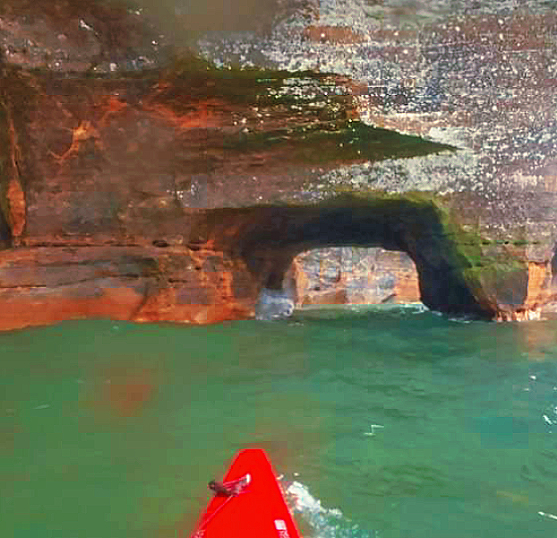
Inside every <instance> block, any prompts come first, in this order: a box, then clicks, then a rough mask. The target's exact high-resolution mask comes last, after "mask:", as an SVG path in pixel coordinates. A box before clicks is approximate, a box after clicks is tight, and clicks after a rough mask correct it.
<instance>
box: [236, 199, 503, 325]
mask: <svg viewBox="0 0 557 538" xmlns="http://www.w3.org/2000/svg"><path fill="white" fill-rule="evenodd" d="M248 220H249V223H248V224H245V225H244V226H242V227H241V233H240V235H239V238H238V244H237V245H236V248H238V249H239V254H240V255H241V256H242V257H243V259H244V260H245V262H246V264H247V266H248V268H249V269H250V271H251V272H252V273H253V274H254V275H255V276H256V278H257V279H258V281H259V284H260V286H261V288H262V289H264V290H269V291H270V292H271V293H275V295H276V296H277V297H280V296H281V294H282V296H283V297H285V298H289V299H291V297H290V296H289V293H288V290H286V289H284V282H285V277H286V276H287V272H288V271H289V269H290V267H291V265H292V262H293V260H294V258H295V257H296V256H297V255H298V254H300V253H302V252H306V251H310V250H314V249H322V248H329V247H345V246H351V247H364V248H377V247H379V248H382V249H384V250H387V251H400V252H404V253H406V254H407V255H408V256H409V257H410V259H411V260H412V261H413V262H414V264H415V266H416V270H417V273H418V280H419V294H420V300H421V301H422V303H423V304H424V305H426V306H427V307H428V308H430V309H432V310H436V311H440V312H444V313H446V314H449V315H466V316H472V317H476V318H481V319H492V318H493V316H494V312H491V311H489V310H488V309H487V308H486V307H485V306H484V305H481V304H480V303H479V302H478V300H477V299H476V297H475V296H474V294H473V293H472V290H470V289H469V287H468V284H467V282H466V279H465V278H464V274H463V270H464V269H465V268H466V267H465V266H463V261H462V257H461V256H459V254H458V249H457V248H456V245H455V243H454V241H453V240H452V238H451V237H450V234H449V233H447V231H446V229H445V228H444V226H443V224H442V222H441V215H440V212H439V210H438V208H437V207H436V206H434V205H433V204H432V203H424V202H414V201H411V200H407V199H394V198H393V199H386V200H384V199H383V200H380V201H374V200H372V201H367V202H366V203H361V204H354V203H352V204H350V205H342V204H340V203H338V204H335V205H332V206H328V207H266V208H253V212H252V214H251V218H249V219H248Z"/></svg>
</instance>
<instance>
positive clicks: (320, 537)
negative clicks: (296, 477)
mask: <svg viewBox="0 0 557 538" xmlns="http://www.w3.org/2000/svg"><path fill="white" fill-rule="evenodd" d="M286 498H287V501H288V503H289V505H290V507H291V509H292V510H293V511H294V513H298V514H300V515H301V517H302V519H303V520H304V521H305V522H306V523H307V524H308V525H309V526H310V528H311V535H310V536H309V537H308V538H356V537H358V538H363V537H367V538H378V535H377V534H376V533H368V532H365V531H362V529H360V528H359V527H358V525H355V524H353V523H352V522H350V521H349V520H348V519H346V518H345V517H344V516H343V514H342V512H341V511H340V510H339V509H338V508H324V507H323V506H322V504H321V501H320V500H319V499H316V498H315V497H313V496H312V495H311V493H310V492H309V490H308V488H307V487H306V486H305V485H304V484H302V483H301V482H297V481H294V482H292V483H290V485H289V486H288V487H287V488H286Z"/></svg>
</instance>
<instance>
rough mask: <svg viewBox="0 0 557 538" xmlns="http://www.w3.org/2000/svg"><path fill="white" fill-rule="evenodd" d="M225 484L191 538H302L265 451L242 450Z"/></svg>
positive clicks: (208, 506) (231, 467)
mask: <svg viewBox="0 0 557 538" xmlns="http://www.w3.org/2000/svg"><path fill="white" fill-rule="evenodd" d="M222 484H223V485H224V486H225V488H224V492H223V490H222V488H220V489H218V492H217V493H216V495H215V496H214V497H213V498H212V499H211V501H210V502H209V504H208V505H207V508H206V510H205V512H204V513H203V515H202V516H201V518H200V520H199V522H198V524H197V527H196V530H195V531H194V533H193V534H192V536H191V538H301V536H300V533H299V531H298V529H297V527H296V524H295V522H294V519H293V518H292V514H291V513H290V510H289V508H288V506H287V504H286V501H285V499H284V496H283V492H282V490H281V487H280V485H279V483H278V481H277V478H276V473H275V470H274V469H273V467H272V465H271V462H270V461H269V458H268V457H267V454H266V453H265V451H264V450H262V449H259V448H249V449H245V450H241V451H240V452H238V454H237V455H236V457H235V458H234V460H233V461H232V464H231V465H230V467H229V469H228V471H227V473H226V475H225V476H224V479H223V481H222ZM226 490H228V492H227V491H226Z"/></svg>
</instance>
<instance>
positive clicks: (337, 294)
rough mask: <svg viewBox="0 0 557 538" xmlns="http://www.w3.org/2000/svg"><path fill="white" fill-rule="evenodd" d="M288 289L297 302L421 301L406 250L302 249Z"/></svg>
mask: <svg viewBox="0 0 557 538" xmlns="http://www.w3.org/2000/svg"><path fill="white" fill-rule="evenodd" d="M283 288H284V290H285V291H286V292H287V293H288V294H289V295H290V297H291V298H292V300H293V302H294V304H295V306H296V307H302V306H307V305H319V304H322V305H327V304H411V303H421V299H420V288H419V277H418V272H417V269H416V264H415V263H414V262H413V261H412V259H411V258H410V256H408V254H406V253H405V252H402V251H394V250H393V251H391V250H385V249H383V248H379V247H376V248H366V247H346V246H344V247H329V248H320V249H314V250H310V251H307V252H302V253H301V254H298V255H297V256H296V257H295V258H294V259H293V261H292V265H291V266H290V269H289V270H288V271H287V273H286V275H285V282H284V283H283Z"/></svg>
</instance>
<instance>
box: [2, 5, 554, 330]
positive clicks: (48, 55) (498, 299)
mask: <svg viewBox="0 0 557 538" xmlns="http://www.w3.org/2000/svg"><path fill="white" fill-rule="evenodd" d="M140 13H141V12H140V11H134V10H133V9H131V8H128V9H115V8H114V9H113V8H111V7H108V5H107V4H105V3H100V2H92V1H91V2H87V3H85V5H83V3H78V2H62V1H54V2H47V1H46V0H40V1H36V2H34V3H33V4H32V5H31V4H30V3H28V2H25V1H23V0H10V1H6V2H5V3H4V4H3V6H2V8H1V9H0V45H1V47H2V51H3V54H2V63H1V65H0V69H1V73H0V75H1V80H0V84H1V86H0V127H1V129H0V158H1V162H2V167H1V171H0V174H1V177H0V187H1V189H0V208H1V216H0V243H1V247H2V250H1V251H0V302H1V303H2V304H1V305H0V310H1V312H2V314H1V317H0V326H1V327H3V328H6V329H13V328H17V327H23V326H28V325H32V324H41V323H49V322H52V321H59V320H62V319H72V318H87V317H108V318H114V319H129V320H135V321H173V322H190V323H207V322H214V321H222V320H225V319H239V318H248V317H252V316H253V315H254V312H255V307H256V304H257V302H258V298H259V294H260V292H261V290H271V292H270V293H271V295H272V293H273V292H277V293H278V294H279V295H280V293H282V292H284V291H285V287H284V286H285V277H286V278H287V274H288V271H289V270H290V268H291V265H292V262H293V260H294V259H295V258H296V256H297V255H298V254H300V253H302V252H306V251H309V250H312V249H321V248H328V247H342V246H347V245H348V246H357V247H365V248H369V247H381V248H383V249H386V250H389V251H398V252H403V253H406V254H407V255H408V256H409V258H410V259H411V260H412V261H413V263H414V264H415V267H416V271H417V275H418V279H419V298H420V300H421V301H422V302H423V303H424V304H425V305H427V306H429V307H431V308H434V309H437V310H440V311H442V312H447V313H450V314H467V315H474V316H478V317H481V318H484V319H493V318H496V319H501V320H510V319H528V318H531V317H534V316H536V315H538V312H539V311H540V309H541V308H543V307H544V306H547V305H550V304H551V303H552V302H553V301H554V300H555V296H556V294H555V284H554V278H553V274H554V273H555V270H554V268H555V264H554V263H553V260H554V250H555V249H554V246H555V243H556V242H557V231H556V218H555V208H556V207H557V200H556V196H557V195H556V194H555V193H554V192H552V191H551V190H550V189H549V190H548V189H546V188H545V187H544V188H543V189H541V187H540V185H541V183H536V184H535V185H534V187H533V188H532V189H531V190H528V189H525V188H522V187H521V188H518V187H517V185H518V184H517V183H516V182H514V183H512V182H508V183H506V182H505V181H504V176H501V177H500V178H499V179H498V183H497V189H487V186H486V185H487V183H485V182H484V183H482V178H481V177H479V176H478V175H477V174H476V172H477V170H476V169H474V171H473V174H472V173H471V175H470V176H469V177H467V176H466V173H467V172H466V170H467V169H466V168H465V167H464V168H463V167H462V161H463V159H464V160H465V161H466V159H469V160H470V162H476V161H475V160H474V159H475V158H476V156H475V155H474V154H472V155H469V154H467V153H466V152H467V151H468V150H466V149H464V150H463V149H462V148H456V146H455V145H454V144H450V143H441V142H434V141H432V140H426V139H423V138H420V137H418V136H416V135H415V134H416V133H415V134H410V135H409V134H401V133H399V132H396V131H395V130H387V129H385V128H382V127H381V126H378V125H375V126H373V125H370V124H368V123H364V122H363V121H361V119H360V115H361V114H362V108H361V103H360V97H361V89H362V85H361V84H359V83H354V81H353V80H352V79H350V78H348V77H346V76H339V75H334V74H331V73H324V72H315V71H296V72H289V71H284V70H273V69H267V70H262V69H255V68H244V69H236V68H234V69H229V68H226V67H225V68H222V69H217V68H215V67H214V66H213V65H212V64H211V63H209V62H206V61H203V60H200V59H199V58H198V57H196V56H194V55H182V57H181V59H180V60H177V59H176V58H174V60H172V61H171V60H170V58H172V54H170V53H169V52H168V50H163V47H162V45H161V44H160V42H161V40H162V38H160V36H159V37H153V36H154V35H156V32H155V34H153V31H154V30H153V27H152V26H150V25H149V24H145V25H143V26H142V24H140V22H141V23H145V19H144V18H142V17H143V15H140ZM137 17H140V19H139V20H138V19H137ZM64 28H70V29H71V31H69V30H68V31H64ZM124 30H125V31H124ZM117 31H119V32H121V33H118V38H117V39H116V37H114V36H115V32H117ZM313 33H314V31H313V30H312V31H311V32H310V31H309V30H308V31H307V32H306V34H307V35H301V39H302V38H303V39H305V40H306V41H311V40H312V39H313V37H312V36H313ZM325 35H326V36H330V41H332V42H333V44H334V45H335V46H337V45H338V46H342V47H344V46H346V40H347V39H348V37H346V36H348V34H346V36H345V34H344V33H343V34H342V35H343V36H345V37H343V39H342V40H340V39H339V40H337V42H335V39H333V38H334V36H335V35H337V34H335V33H334V32H332V31H330V30H328V31H327V32H325ZM339 35H340V34H339ZM60 36H65V37H60ZM358 39H359V38H358ZM364 42H365V40H362V41H358V44H359V45H358V46H364ZM141 58H143V60H140V59H141ZM354 94H357V95H356V96H354ZM400 106H402V104H400ZM544 110H545V109H544ZM464 112H466V111H464ZM367 113H368V115H369V110H368V111H367ZM408 114H410V112H408ZM381 117H382V118H384V119H383V120H381V121H382V122H383V124H386V123H387V120H389V121H391V120H392V121H394V118H395V116H394V115H393V114H385V113H383V114H382V116H381ZM456 117H460V116H458V114H456V113H455V114H453V113H452V112H450V113H449V112H447V114H445V116H444V117H442V118H441V119H440V120H439V121H441V122H443V121H445V122H449V123H450V122H451V121H453V119H454V118H456ZM424 121H425V120H424V117H421V118H420V121H419V123H420V125H421V126H422V128H423V132H424V133H425V132H427V133H431V129H429V130H428V129H425V128H424V127H423V125H424V123H423V122H424ZM459 121H460V120H459ZM436 125H437V126H438V125H439V124H436ZM393 126H394V127H396V125H395V124H394V123H393ZM463 153H464V156H463ZM544 162H545V161H544ZM513 170H514V169H513ZM453 172H454V173H453ZM550 172H551V170H549V169H548V172H547V174H545V175H544V178H546V179H547V178H548V177H550ZM413 173H415V176H413V175H412V174H413ZM516 173H517V172H516V171H514V172H513V174H516ZM427 174H430V176H431V177H430V179H431V181H430V183H429V187H430V188H426V187H427V185H425V184H424V177H425V176H426V175H427ZM513 177H514V176H513ZM363 178H366V179H365V180H364V179H363ZM486 181H491V179H489V177H488V178H487V179H486ZM544 181H545V179H544ZM550 183H551V182H549V183H548V181H545V182H544V183H543V185H550ZM455 185H456V186H458V188H455ZM478 185H480V186H481V187H482V188H478ZM532 185H533V184H532ZM486 189H487V192H486ZM416 191H419V192H416ZM379 272H381V269H379ZM298 300H300V299H299V298H298ZM302 301H303V299H302Z"/></svg>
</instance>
